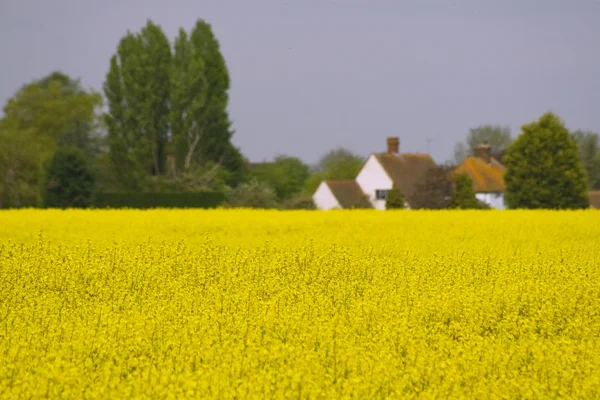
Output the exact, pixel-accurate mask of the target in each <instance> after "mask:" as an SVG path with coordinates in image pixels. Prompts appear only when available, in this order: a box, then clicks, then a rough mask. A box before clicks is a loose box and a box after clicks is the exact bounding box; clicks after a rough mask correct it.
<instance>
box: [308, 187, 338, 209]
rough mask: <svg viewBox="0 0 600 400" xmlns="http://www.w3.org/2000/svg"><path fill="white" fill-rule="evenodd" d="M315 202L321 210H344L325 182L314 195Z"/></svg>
mask: <svg viewBox="0 0 600 400" xmlns="http://www.w3.org/2000/svg"><path fill="white" fill-rule="evenodd" d="M313 201H314V202H315V206H316V207H317V209H319V210H331V209H334V208H342V207H341V206H340V203H339V202H338V201H337V199H336V198H335V196H334V195H333V193H332V192H331V189H329V186H328V185H327V183H326V182H325V181H323V182H321V184H320V185H319V187H318V188H317V190H316V191H315V193H314V194H313Z"/></svg>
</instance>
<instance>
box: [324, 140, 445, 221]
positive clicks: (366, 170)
mask: <svg viewBox="0 0 600 400" xmlns="http://www.w3.org/2000/svg"><path fill="white" fill-rule="evenodd" d="M399 147H400V140H399V139H398V138H397V137H389V138H388V139H387V152H385V153H372V154H370V155H369V157H368V158H367V160H366V162H365V164H364V165H363V167H362V169H361V170H360V172H359V173H358V175H357V177H356V179H355V180H344V181H335V180H332V181H323V182H321V184H320V185H319V187H318V188H317V190H316V191H315V193H314V195H313V201H314V202H315V205H316V207H317V208H318V209H320V210H330V209H335V208H352V207H356V206H359V207H360V206H361V205H362V206H364V204H365V203H367V204H369V205H370V206H371V207H373V208H376V209H378V210H385V199H386V197H387V193H388V191H389V190H390V189H392V187H393V186H394V185H395V186H396V187H397V188H398V189H400V191H401V192H402V194H403V195H404V198H405V200H406V207H407V208H410V203H411V200H413V199H414V196H415V194H416V185H417V183H419V182H422V181H423V180H424V179H425V176H426V174H427V172H428V171H429V169H431V168H436V164H435V162H434V161H433V159H432V158H431V157H430V156H429V155H428V154H420V153H400V152H399Z"/></svg>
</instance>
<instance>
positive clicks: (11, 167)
mask: <svg viewBox="0 0 600 400" xmlns="http://www.w3.org/2000/svg"><path fill="white" fill-rule="evenodd" d="M36 136H37V135H35V134H34V133H32V132H31V131H14V130H8V129H6V128H0V208H9V207H22V206H37V205H38V194H39V190H38V187H39V182H40V179H41V176H42V168H41V165H40V156H39V155H40V154H41V153H42V152H43V147H44V145H45V143H44V142H42V141H39V140H37V137H36Z"/></svg>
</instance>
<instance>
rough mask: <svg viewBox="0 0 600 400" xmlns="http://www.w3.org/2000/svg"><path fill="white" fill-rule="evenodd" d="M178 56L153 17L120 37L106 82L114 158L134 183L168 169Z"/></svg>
mask: <svg viewBox="0 0 600 400" xmlns="http://www.w3.org/2000/svg"><path fill="white" fill-rule="evenodd" d="M171 59H172V55H171V47H170V44H169V40H168V39H167V37H166V36H165V34H164V32H163V30H162V28H161V27H160V26H158V25H156V24H154V23H153V22H152V21H150V20H148V21H147V23H146V25H145V26H144V28H143V29H142V30H141V31H140V32H139V33H137V34H133V33H131V32H127V34H126V35H125V36H124V37H123V38H122V39H121V41H120V42H119V46H118V49H117V52H116V54H115V55H113V56H112V58H111V61H110V68H109V71H108V73H107V76H106V81H105V83H104V93H105V95H106V98H107V100H108V108H109V110H108V113H107V114H106V124H107V128H108V135H109V143H110V153H111V161H112V162H113V164H114V168H115V170H116V171H119V175H118V178H119V179H120V180H121V182H122V183H123V185H124V186H126V187H128V188H132V189H135V188H139V187H140V186H141V185H142V183H143V181H144V179H145V178H146V177H147V176H148V175H150V176H153V175H160V174H164V173H165V172H166V171H165V170H166V168H165V164H166V150H167V149H166V146H167V140H168V132H169V101H170V99H169V92H170V86H171V85H170V75H171V66H172V62H171V61H172V60H171Z"/></svg>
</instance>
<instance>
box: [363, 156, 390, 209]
mask: <svg viewBox="0 0 600 400" xmlns="http://www.w3.org/2000/svg"><path fill="white" fill-rule="evenodd" d="M356 183H358V185H359V186H360V188H361V189H362V191H363V192H364V193H365V194H366V195H368V196H369V200H370V201H371V204H373V207H375V208H376V209H378V210H385V200H376V198H375V190H378V189H384V190H390V189H391V188H392V184H393V182H392V180H391V179H390V177H389V176H388V174H387V173H386V172H385V170H384V169H383V167H382V166H381V164H380V163H379V161H377V158H375V156H374V155H370V156H369V158H368V159H367V162H366V163H365V165H364V166H363V168H362V169H361V170H360V172H359V173H358V176H357V177H356Z"/></svg>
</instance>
